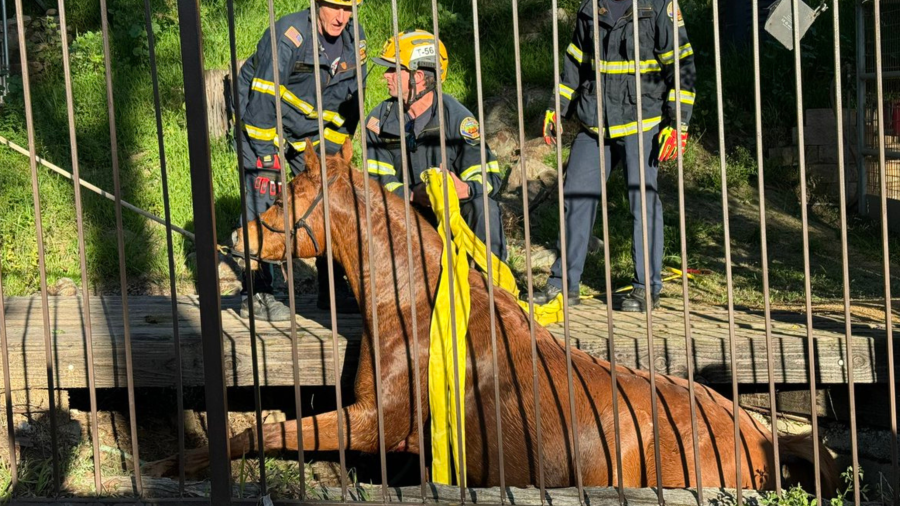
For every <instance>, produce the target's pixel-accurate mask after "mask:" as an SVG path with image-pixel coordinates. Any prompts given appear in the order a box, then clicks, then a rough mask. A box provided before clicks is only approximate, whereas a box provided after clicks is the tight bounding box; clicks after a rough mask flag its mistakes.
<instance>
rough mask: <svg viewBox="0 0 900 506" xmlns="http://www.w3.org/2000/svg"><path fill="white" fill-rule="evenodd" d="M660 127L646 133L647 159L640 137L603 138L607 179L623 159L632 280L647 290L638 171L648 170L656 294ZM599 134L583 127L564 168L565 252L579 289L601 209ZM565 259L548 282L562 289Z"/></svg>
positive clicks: (660, 237)
mask: <svg viewBox="0 0 900 506" xmlns="http://www.w3.org/2000/svg"><path fill="white" fill-rule="evenodd" d="M658 134H659V129H658V128H654V129H653V130H651V131H649V132H646V133H644V134H643V135H644V159H643V160H642V159H640V157H639V156H638V155H639V153H638V136H637V135H629V136H627V137H621V138H617V139H604V147H605V158H606V178H607V179H609V175H610V173H611V172H612V169H613V167H616V166H617V165H618V164H619V162H623V163H624V169H625V179H626V183H627V186H628V203H629V207H630V210H631V216H632V224H633V231H632V246H631V258H632V259H633V260H634V274H633V282H634V286H635V287H636V288H646V286H647V281H646V279H645V277H644V248H643V231H642V227H643V222H642V221H641V219H642V213H641V185H640V177H641V175H640V172H639V171H641V170H643V171H644V176H645V178H646V190H647V191H646V195H647V210H646V215H647V224H648V226H647V236H648V239H649V243H650V244H649V252H650V285H651V289H652V293H659V292H660V290H662V276H661V271H662V256H663V246H664V244H663V210H662V202H660V200H659V194H658V192H657V188H658V187H657V173H658V172H659V142H658V140H657V137H658ZM598 145H599V142H598V139H597V137H596V136H594V135H593V134H591V133H588V132H586V131H584V130H582V131H581V132H580V133H579V134H578V136H576V137H575V141H574V142H573V143H572V150H571V152H570V154H569V165H568V167H567V169H566V179H565V185H564V187H563V193H564V195H565V213H566V214H565V220H566V254H567V264H568V265H567V270H568V276H569V279H568V281H569V290H570V291H571V292H575V290H576V287H577V286H578V284H579V283H580V282H581V275H582V274H583V273H584V262H585V260H586V258H587V252H588V242H589V241H590V238H591V234H592V233H593V230H594V220H595V219H596V217H597V207H598V205H599V203H600V152H599V148H598ZM562 275H563V273H562V258H559V259H557V260H556V263H554V264H553V268H552V270H551V274H550V279H549V281H548V283H550V284H552V285H554V286H556V287H557V288H562Z"/></svg>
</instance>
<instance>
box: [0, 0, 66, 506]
mask: <svg viewBox="0 0 900 506" xmlns="http://www.w3.org/2000/svg"><path fill="white" fill-rule="evenodd" d="M16 13H17V16H16V23H17V25H18V28H19V55H20V61H21V64H22V88H23V91H24V95H25V97H24V99H25V128H26V129H27V131H28V154H29V162H30V165H31V197H32V201H33V206H34V224H35V232H36V235H37V250H38V269H39V271H40V277H41V314H42V316H43V323H44V354H45V357H46V367H47V397H48V402H49V407H50V440H51V445H52V447H53V448H59V445H58V441H59V437H58V429H57V423H56V400H55V397H54V390H55V387H54V382H53V376H54V367H53V347H52V341H51V338H50V308H49V301H48V299H47V266H46V261H45V258H44V225H43V222H42V221H41V196H40V188H39V186H38V174H37V154H36V153H35V140H34V115H33V112H32V110H31V80H30V78H29V75H28V54H27V53H28V51H27V48H26V46H25V25H24V23H23V19H22V17H23V15H24V11H23V10H22V0H16ZM0 303H2V302H0ZM8 405H11V404H8ZM10 420H11V419H10ZM13 451H15V449H14V447H13ZM51 458H52V461H53V493H54V495H59V485H60V480H61V476H60V475H59V473H60V471H59V455H58V454H57V452H55V451H54V452H53V454H52V456H51Z"/></svg>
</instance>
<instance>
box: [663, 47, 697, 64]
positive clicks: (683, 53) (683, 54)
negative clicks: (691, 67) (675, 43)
mask: <svg viewBox="0 0 900 506" xmlns="http://www.w3.org/2000/svg"><path fill="white" fill-rule="evenodd" d="M678 54H679V59H680V60H683V59H685V58H687V57H688V56H691V55H692V54H694V48H692V47H691V43H690V42H688V43H687V44H685V45H683V46H681V47H680V48H678ZM659 61H660V62H662V64H663V65H671V64H673V63H675V50H674V49H673V50H672V51H669V52H667V53H662V54H661V55H659Z"/></svg>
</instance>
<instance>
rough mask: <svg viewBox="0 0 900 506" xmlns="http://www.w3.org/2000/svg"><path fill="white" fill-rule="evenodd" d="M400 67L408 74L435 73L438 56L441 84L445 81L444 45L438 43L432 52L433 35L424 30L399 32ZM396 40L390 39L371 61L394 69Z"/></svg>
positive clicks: (445, 49) (445, 60) (445, 50)
mask: <svg viewBox="0 0 900 506" xmlns="http://www.w3.org/2000/svg"><path fill="white" fill-rule="evenodd" d="M399 39H400V66H401V67H403V68H405V69H406V70H408V71H410V72H415V71H416V70H422V69H426V70H432V71H434V72H437V59H436V58H435V53H437V55H439V58H440V64H441V82H444V81H445V80H447V66H448V60H447V48H445V47H444V43H443V42H441V41H438V51H435V50H434V35H432V34H431V33H429V32H426V31H425V30H413V31H411V32H401V33H400V36H399ZM395 42H396V39H395V38H394V37H390V38H389V39H388V40H387V41H386V42H385V43H384V47H382V48H381V53H379V55H378V56H377V57H376V58H374V59H373V61H374V62H375V63H376V64H378V65H383V66H385V67H389V68H390V67H394V66H395V65H396V64H397V47H396V44H395Z"/></svg>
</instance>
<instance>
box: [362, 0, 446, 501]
mask: <svg viewBox="0 0 900 506" xmlns="http://www.w3.org/2000/svg"><path fill="white" fill-rule="evenodd" d="M398 13H399V8H398V6H397V0H391V18H392V19H391V22H392V24H391V29H392V30H393V32H392V33H393V35H392V37H393V39H394V47H395V48H396V52H395V54H398V55H399V53H400V21H399V14H398ZM435 49H437V48H435ZM395 60H396V61H395V62H394V71H395V72H396V73H397V74H396V75H397V116H398V119H399V120H400V132H405V131H406V111H405V109H406V104H404V103H403V96H404V94H403V89H404V86H407V84H406V83H404V82H403V79H401V78H400V75H401V71H402V70H403V67H402V66H401V65H400V58H399V57H397V58H395ZM436 78H437V79H438V80H440V75H438V76H436ZM400 169H401V170H402V171H403V181H404V184H403V202H404V211H405V215H406V223H413V219H412V213H413V211H412V207H411V204H410V193H409V187H410V184H411V183H412V175H411V174H410V171H409V154H408V146H407V144H406V136H405V135H401V136H400ZM367 170H368V169H367ZM412 237H413V236H412V227H409V226H408V227H406V258H407V267H408V275H409V300H410V313H411V314H412V318H411V320H412V334H413V335H412V338H413V367H414V368H415V374H413V378H414V381H415V391H414V392H413V394H414V396H415V398H416V430H417V431H418V432H417V434H418V436H419V438H418V439H419V441H418V444H419V448H420V450H419V478H420V484H421V491H422V502H423V503H424V502H425V497H426V494H427V492H428V488H427V483H428V471H427V469H426V466H425V451H426V450H425V446H424V443H425V435H424V434H425V427H424V424H423V422H422V384H421V383H422V382H421V374H420V373H419V371H420V369H419V367H420V364H419V323H418V321H419V317H418V308H417V307H416V306H417V303H416V283H413V280H415V279H416V271H415V264H414V257H413V250H412V243H413V239H412ZM427 366H428V364H426V367H427Z"/></svg>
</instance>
